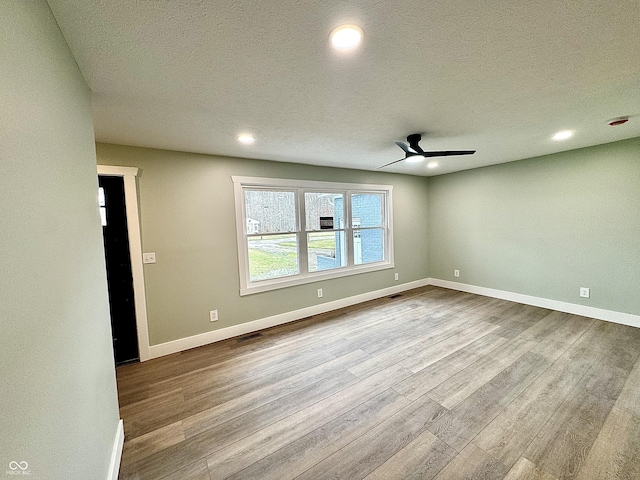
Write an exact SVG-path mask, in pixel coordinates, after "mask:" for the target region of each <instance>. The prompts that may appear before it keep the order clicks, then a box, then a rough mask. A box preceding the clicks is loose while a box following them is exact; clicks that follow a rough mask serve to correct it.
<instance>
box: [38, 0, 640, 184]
mask: <svg viewBox="0 0 640 480" xmlns="http://www.w3.org/2000/svg"><path fill="white" fill-rule="evenodd" d="M48 1H49V4H50V6H51V9H52V10H53V13H54V15H55V16H56V19H57V20H58V23H59V24H60V27H61V29H62V32H63V33H64V35H65V37H66V39H67V41H68V43H69V46H70V48H71V51H72V52H73V54H74V56H75V57H76V59H77V61H78V65H79V66H80V69H81V70H82V73H83V75H84V76H85V78H86V80H87V82H88V83H89V85H90V87H91V89H92V91H93V105H94V106H93V109H94V120H95V130H96V139H97V140H98V141H100V142H110V143H119V144H125V145H137V146H145V147H154V148H164V149H172V150H182V151H190V152H203V153H211V154H219V155H227V156H233V157H246V158H261V159H268V160H279V161H287V162H297V163H309V164H315V165H329V166H341V167H353V168H360V169H371V170H372V169H375V168H376V167H378V166H380V165H383V164H385V163H388V162H391V161H393V160H395V159H398V158H401V157H402V152H401V150H400V149H399V148H398V147H396V146H395V145H394V144H393V142H394V141H395V140H403V139H404V137H406V135H407V134H410V133H415V132H421V133H423V134H424V135H423V140H422V143H421V146H422V147H423V148H424V149H425V150H443V149H456V150H459V149H476V150H477V153H476V154H475V155H473V156H470V157H457V158H456V157H447V158H441V159H440V160H439V162H440V167H439V168H438V169H436V170H434V171H432V170H427V169H426V166H425V165H424V164H418V165H412V164H407V163H406V162H400V163H399V164H396V165H394V166H393V167H388V168H386V169H385V170H387V171H394V172H401V173H410V174H418V175H433V174H439V173H444V172H450V171H456V170H462V169H467V168H474V167H479V166H483V165H489V164H493V163H501V162H507V161H512V160H518V159H522V158H527V157H532V156H537V155H543V154H547V153H552V152H557V151H561V150H569V149H573V148H579V147H584V146H589V145H595V144H600V143H606V142H612V141H616V140H621V139H625V138H631V137H636V136H640V0H612V1H608V2H605V1H597V0H580V1H578V0H574V1H558V0H534V1H528V2H524V1H513V0H485V1H482V2H474V1H469V0H467V1H461V0H431V1H425V0H395V1H375V2H368V1H362V0H354V1H351V2H346V1H325V2H319V1H317V0H279V1H272V2H270V1H261V2H258V1H250V0H226V1H225V0H210V1H205V0H181V1H178V0H172V1H169V0H138V1H132V0H108V1H107V0H48ZM343 23H355V24H358V25H360V26H361V27H362V28H363V29H364V32H365V36H364V42H363V44H362V45H361V46H360V48H359V49H358V51H356V52H352V53H349V54H345V53H338V52H336V51H333V50H332V49H331V48H330V46H329V41H328V35H329V32H330V31H331V30H332V29H333V28H334V27H335V26H337V25H340V24H343ZM620 115H631V116H632V118H631V120H630V121H629V122H628V123H627V124H625V125H623V126H619V127H608V126H607V125H606V120H608V119H609V118H611V117H616V116H620ZM562 129H572V130H575V132H576V133H575V135H574V137H572V138H571V139H570V140H568V141H565V142H554V141H552V140H551V139H550V137H551V135H552V134H553V133H554V132H556V131H558V130H562ZM241 132H251V133H253V134H254V135H255V136H256V139H257V140H256V143H255V144H253V145H251V146H243V145H240V144H238V142H237V141H236V136H237V135H238V134H239V133H241Z"/></svg>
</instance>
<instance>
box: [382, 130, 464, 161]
mask: <svg viewBox="0 0 640 480" xmlns="http://www.w3.org/2000/svg"><path fill="white" fill-rule="evenodd" d="M421 138H422V135H420V134H419V133H414V134H412V135H409V136H408V137H407V142H408V143H404V142H396V145H398V146H399V147H400V148H401V149H402V150H404V158H401V159H400V160H395V161H393V162H391V163H387V164H385V165H382V166H381V167H378V168H377V169H378V170H379V169H381V168H384V167H388V166H389V165H393V164H394V163H398V162H402V161H403V160H406V159H407V158H411V157H416V156H420V157H424V158H426V157H450V156H453V155H473V154H474V153H476V151H475V150H444V151H440V152H425V151H424V150H422V148H421V147H420V145H418V143H420V139H421Z"/></svg>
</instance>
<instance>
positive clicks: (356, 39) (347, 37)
mask: <svg viewBox="0 0 640 480" xmlns="http://www.w3.org/2000/svg"><path fill="white" fill-rule="evenodd" d="M363 36H364V32H363V31H362V29H361V28H360V27H359V26H357V25H341V26H339V27H336V28H334V29H333V30H332V32H331V34H330V35H329V38H330V39H331V45H333V46H334V48H337V49H339V50H351V49H353V48H356V47H357V46H358V45H360V42H361V41H362V37H363Z"/></svg>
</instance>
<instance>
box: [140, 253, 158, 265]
mask: <svg viewBox="0 0 640 480" xmlns="http://www.w3.org/2000/svg"><path fill="white" fill-rule="evenodd" d="M142 263H156V252H150V253H143V254H142Z"/></svg>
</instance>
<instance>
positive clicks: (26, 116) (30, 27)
mask: <svg viewBox="0 0 640 480" xmlns="http://www.w3.org/2000/svg"><path fill="white" fill-rule="evenodd" d="M0 65H2V75H0V104H1V105H2V110H1V111H0V164H1V165H2V174H1V175H0V212H1V214H0V215H1V216H0V219H1V220H0V264H1V265H2V272H1V273H0V339H1V342H2V348H0V378H1V379H2V386H1V387H0V411H1V412H2V413H1V415H0V472H2V474H3V475H4V471H11V470H10V469H9V463H10V462H14V461H15V462H27V464H28V471H30V472H31V475H30V476H29V477H28V478H31V479H34V480H36V479H63V478H64V479H78V480H87V479H101V480H102V479H105V478H106V477H107V472H108V467H109V462H110V457H111V452H112V447H113V442H114V438H115V434H116V429H117V425H118V418H119V415H118V402H117V395H116V383H115V369H114V363H113V353H112V350H111V327H110V322H109V304H108V298H107V286H106V278H105V268H104V254H103V250H102V232H101V227H100V219H99V216H98V208H97V198H96V197H97V181H96V165H95V146H94V137H93V123H92V120H91V108H90V93H89V89H88V88H87V86H86V84H85V82H84V80H83V78H82V76H81V74H80V72H79V71H78V68H77V66H76V63H75V60H74V58H73V57H72V55H71V53H70V52H69V49H68V48H67V45H66V42H65V40H64V38H63V37H62V35H61V33H60V31H59V29H58V26H57V24H56V21H55V19H54V17H53V15H52V14H51V12H50V10H49V7H48V5H47V3H46V2H45V1H44V0H42V1H41V0H3V1H2V2H0ZM7 478H10V477H7ZM20 478H23V477H22V476H20ZM25 478H26V477H25Z"/></svg>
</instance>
